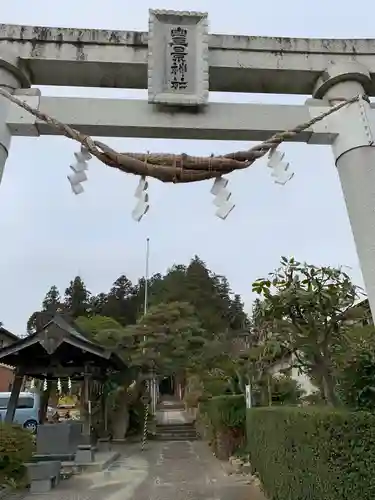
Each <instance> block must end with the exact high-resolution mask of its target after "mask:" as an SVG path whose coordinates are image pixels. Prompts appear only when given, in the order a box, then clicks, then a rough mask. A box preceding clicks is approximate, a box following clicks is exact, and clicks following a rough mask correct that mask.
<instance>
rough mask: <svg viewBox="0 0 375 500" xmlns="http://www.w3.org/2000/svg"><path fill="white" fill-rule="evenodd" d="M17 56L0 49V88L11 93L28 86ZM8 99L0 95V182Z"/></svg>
mask: <svg viewBox="0 0 375 500" xmlns="http://www.w3.org/2000/svg"><path fill="white" fill-rule="evenodd" d="M18 61H19V57H18V56H17V55H15V54H14V53H12V52H10V51H5V50H4V49H1V50H0V88H2V89H4V90H6V91H8V92H10V93H11V94H12V93H13V92H14V91H15V90H16V89H18V88H21V87H26V88H28V87H29V86H30V81H29V78H28V75H26V73H25V71H23V70H21V69H20V68H19V65H18ZM9 106H10V101H9V100H8V99H7V98H6V97H3V96H2V95H0V183H1V179H2V175H3V171H4V167H5V163H6V161H7V158H8V154H9V148H10V143H11V138H12V136H11V133H10V130H9V127H8V126H7V124H6V120H7V116H8V109H9Z"/></svg>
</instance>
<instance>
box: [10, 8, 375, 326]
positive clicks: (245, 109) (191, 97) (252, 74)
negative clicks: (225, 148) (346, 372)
mask: <svg viewBox="0 0 375 500" xmlns="http://www.w3.org/2000/svg"><path fill="white" fill-rule="evenodd" d="M171 27H172V28H173V29H174V30H177V31H174V34H173V33H172V32H171V31H170V30H171V29H172V28H171ZM168 30H169V31H168ZM171 33H172V34H171ZM171 36H172V39H173V37H175V39H176V40H177V38H178V36H180V38H179V43H180V45H184V43H183V41H184V40H182V38H181V36H185V37H187V38H186V39H185V42H186V40H188V41H189V44H188V45H189V47H190V49H189V50H190V52H189V50H188V51H187V52H188V55H187V59H186V60H185V59H184V60H183V64H185V63H186V65H185V66H186V67H185V70H184V71H185V73H184V75H185V77H186V81H187V80H189V84H188V85H185V87H184V88H182V87H181V86H180V87H178V85H177V83H176V85H175V86H173V85H172V86H169V87H168V85H169V83H171V79H172V75H173V74H176V72H175V73H173V69H172V67H173V61H176V57H177V56H173V57H175V59H173V57H172V56H171V52H170V50H171V49H170V46H171V42H170V37H171ZM168 37H169V38H168ZM176 37H177V38H176ZM180 48H181V47H180ZM176 50H177V49H176ZM374 54H375V40H368V39H367V40H358V39H355V40H327V39H325V40H319V39H293V38H265V37H248V36H240V35H236V36H230V35H208V33H207V15H205V14H200V13H189V12H171V11H153V12H151V13H150V30H149V33H144V32H136V31H111V30H88V29H86V30H82V29H65V28H42V27H35V26H14V25H0V88H4V89H6V90H8V91H10V92H12V93H14V94H15V95H18V96H19V97H21V98H22V99H23V100H24V101H26V102H27V103H28V104H29V105H31V106H33V107H34V108H37V109H39V110H40V111H43V112H44V113H46V114H48V115H51V116H53V117H55V118H56V119H58V120H60V121H61V122H63V123H65V124H67V125H69V126H71V127H74V128H76V129H78V130H80V131H81V132H83V133H85V134H90V135H95V136H107V137H108V136H110V137H148V138H165V137H167V138H174V139H207V140H233V141H234V140H236V141H238V140H244V141H260V140H265V139H267V138H268V137H270V136H271V135H272V134H274V133H276V132H279V131H282V130H286V129H292V128H293V127H295V126H296V125H298V124H300V123H303V122H307V121H309V120H310V119H311V118H312V117H314V116H317V115H318V114H320V113H322V112H324V111H327V110H328V109H329V108H330V106H332V105H333V104H335V103H337V102H338V101H340V100H342V99H347V98H351V97H353V96H355V95H357V94H367V95H368V96H375V55H374ZM171 57H172V59H171ZM179 61H180V63H181V58H180V60H179ZM168 65H169V66H168ZM176 68H177V66H176ZM180 69H181V67H180ZM176 71H177V70H176ZM168 82H169V83H168ZM180 83H181V82H180ZM38 85H59V86H80V87H108V88H124V89H125V88H127V89H147V88H148V89H149V99H148V102H147V101H140V100H127V99H96V98H69V97H45V96H43V95H41V94H40V91H39V90H38V89H36V88H31V86H38ZM209 90H210V91H220V92H248V93H252V92H253V93H275V94H302V95H309V96H312V98H309V99H307V101H306V103H305V105H302V106H296V105H266V104H227V103H225V104H224V103H208V91H209ZM192 108H193V110H192ZM374 118H375V115H374V111H373V110H372V106H371V105H370V104H369V103H368V102H367V101H365V100H359V101H357V102H354V103H353V104H351V105H350V106H347V107H344V108H342V109H340V111H337V112H336V113H334V114H332V115H330V116H329V117H328V118H326V119H325V120H324V121H322V122H320V123H318V124H316V125H314V126H313V127H311V128H310V129H308V130H306V131H304V132H302V133H301V134H299V135H298V136H297V137H294V138H293V139H291V140H295V141H299V142H306V143H308V144H322V145H330V146H331V147H332V150H333V153H334V157H335V162H336V166H337V169H338V172H339V176H340V180H341V185H342V189H343V193H344V197H345V201H346V206H347V210H348V214H349V219H350V223H351V227H352V231H353V235H354V240H355V243H356V247H357V251H358V255H359V260H360V263H361V268H362V273H363V277H364V281H365V285H366V290H367V294H368V298H369V303H370V306H371V311H372V314H373V316H374V317H375V147H374V145H375V144H374V137H375V124H374ZM53 134H59V131H58V130H56V129H54V128H53V127H51V126H50V125H48V124H46V123H44V122H41V121H40V120H38V119H36V118H35V117H33V116H31V115H30V114H29V113H27V112H26V111H25V110H23V109H22V108H20V107H17V106H16V105H14V104H12V103H10V102H9V100H7V99H6V98H4V97H2V96H1V97H0V172H1V170H2V169H3V167H4V165H5V162H6V158H7V156H8V151H9V147H10V143H11V137H12V136H13V135H18V136H35V137H38V136H40V135H53ZM0 177H1V176H0Z"/></svg>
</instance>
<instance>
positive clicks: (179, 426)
mask: <svg viewBox="0 0 375 500" xmlns="http://www.w3.org/2000/svg"><path fill="white" fill-rule="evenodd" d="M156 429H160V430H163V429H168V430H174V429H176V430H177V431H180V430H194V431H195V425H194V424H156Z"/></svg>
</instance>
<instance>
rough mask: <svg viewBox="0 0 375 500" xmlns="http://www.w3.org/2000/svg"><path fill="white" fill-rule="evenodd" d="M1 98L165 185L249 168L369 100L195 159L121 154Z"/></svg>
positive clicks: (114, 163) (113, 162)
mask: <svg viewBox="0 0 375 500" xmlns="http://www.w3.org/2000/svg"><path fill="white" fill-rule="evenodd" d="M0 95H2V96H4V97H6V98H7V99H9V100H10V101H11V102H13V103H14V104H16V105H17V106H20V107H22V108H23V109H25V110H26V111H28V112H29V113H31V114H32V115H33V116H35V117H36V118H38V119H39V120H41V121H44V122H45V123H47V124H48V125H50V126H51V127H54V128H56V129H57V130H58V131H59V132H61V134H63V135H65V136H66V137H68V138H69V139H73V140H75V141H77V142H80V143H81V144H82V145H83V146H84V147H85V148H86V149H87V150H88V151H89V152H90V153H91V154H92V155H93V156H95V157H96V158H98V159H99V160H100V161H101V162H103V163H105V164H106V165H108V166H109V167H113V168H118V169H119V170H121V171H123V172H126V173H128V174H134V175H140V176H149V177H154V178H155V179H159V180H160V181H162V182H173V183H185V182H196V181H202V180H206V179H212V178H216V177H220V176H221V175H224V174H228V173H230V172H233V171H235V170H241V169H244V168H247V167H249V166H250V165H252V164H253V163H254V162H255V161H256V160H257V159H259V158H261V157H262V156H264V155H265V154H267V153H268V152H269V151H270V150H271V149H275V148H276V147H277V146H279V144H281V143H282V142H283V141H285V140H287V139H290V138H292V137H294V136H296V135H298V134H300V133H301V132H303V131H304V130H306V129H308V128H310V127H311V126H312V125H314V124H315V123H317V122H319V121H321V120H323V119H324V118H326V117H327V116H329V115H331V114H332V113H335V112H336V111H338V110H339V109H341V108H343V107H344V106H348V105H349V104H352V103H354V102H356V101H359V100H360V99H362V98H364V99H367V98H366V97H365V96H362V95H357V96H355V97H352V98H351V99H335V101H341V102H339V103H338V104H336V105H334V106H332V107H331V108H330V109H329V110H328V111H325V112H324V113H322V114H320V115H319V116H316V117H315V118H312V119H311V120H309V121H308V122H305V123H302V124H301V125H298V126H297V127H295V128H294V129H292V130H286V131H284V132H279V133H277V134H275V135H273V136H272V137H270V138H269V139H268V140H266V141H264V142H262V143H260V144H257V145H256V146H253V147H252V148H250V149H249V150H247V151H237V152H234V153H229V154H226V155H224V156H208V157H194V156H189V155H187V154H185V153H183V154H180V155H173V154H150V153H147V154H143V153H119V152H117V151H115V150H114V149H112V148H110V147H109V146H108V145H107V144H104V143H102V142H100V141H94V140H93V139H92V138H91V137H90V136H88V135H85V134H82V133H81V132H79V131H78V130H75V129H74V128H72V127H69V126H68V125H65V124H64V123H61V122H60V121H58V120H56V119H55V118H52V117H51V116H48V115H46V114H45V113H43V112H41V111H39V110H38V109H35V108H33V107H31V106H29V104H27V103H26V102H25V101H22V100H21V99H18V98H17V97H16V96H14V95H12V94H10V93H9V92H7V91H6V90H4V89H1V88H0Z"/></svg>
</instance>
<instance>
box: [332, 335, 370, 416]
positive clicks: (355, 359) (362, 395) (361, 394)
mask: <svg viewBox="0 0 375 500" xmlns="http://www.w3.org/2000/svg"><path fill="white" fill-rule="evenodd" d="M335 365H336V379H337V390H338V393H339V395H340V398H341V400H342V401H343V402H344V403H345V404H346V405H347V406H348V407H350V408H353V409H356V410H369V411H374V409H375V328H374V326H372V325H371V326H370V325H369V326H365V327H361V326H358V327H354V328H353V329H351V330H349V331H348V332H347V334H346V342H345V343H343V344H341V345H340V346H338V348H337V350H336V353H335Z"/></svg>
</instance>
